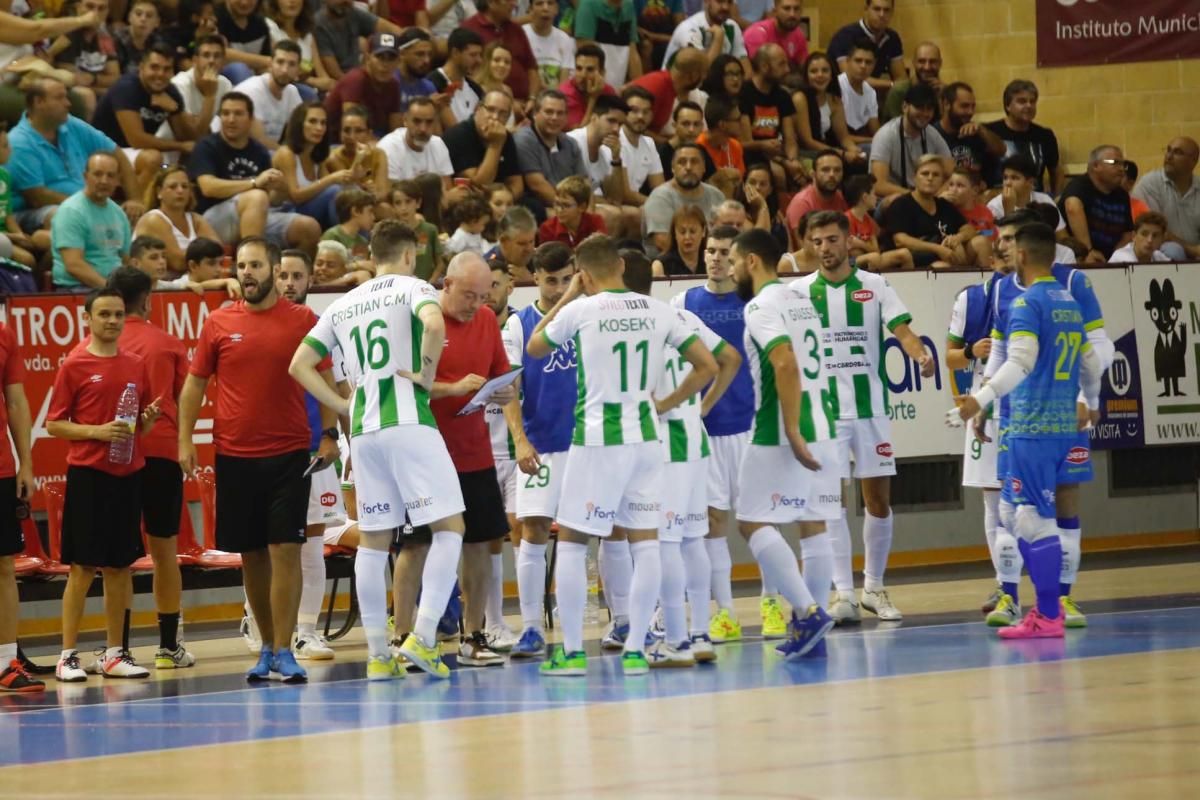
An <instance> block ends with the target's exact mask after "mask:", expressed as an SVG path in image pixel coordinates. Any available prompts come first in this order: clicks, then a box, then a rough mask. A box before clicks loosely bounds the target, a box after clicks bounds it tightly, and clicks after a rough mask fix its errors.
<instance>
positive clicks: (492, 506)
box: [400, 467, 508, 545]
mask: <svg viewBox="0 0 1200 800" xmlns="http://www.w3.org/2000/svg"><path fill="white" fill-rule="evenodd" d="M458 485H459V487H461V488H462V496H463V504H464V505H465V506H466V510H464V511H463V523H464V525H466V529H467V532H466V535H465V536H463V543H464V544H480V543H482V542H493V541H495V540H496V539H503V538H504V537H505V536H507V535H508V516H507V515H506V514H505V513H504V496H503V495H502V494H501V493H500V481H499V480H498V479H497V478H496V468H495V467H488V468H487V469H481V470H479V471H478V472H460V473H458ZM432 540H433V531H432V530H431V529H430V528H429V526H428V525H418V526H416V527H414V528H413V532H412V534H411V535H409V536H404V535H401V536H400V543H401V545H403V543H404V542H406V541H411V542H416V543H418V544H428V543H429V542H431V541H432Z"/></svg>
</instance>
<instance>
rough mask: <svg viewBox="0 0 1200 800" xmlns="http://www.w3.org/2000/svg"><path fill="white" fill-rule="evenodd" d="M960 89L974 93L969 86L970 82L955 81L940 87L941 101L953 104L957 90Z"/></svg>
mask: <svg viewBox="0 0 1200 800" xmlns="http://www.w3.org/2000/svg"><path fill="white" fill-rule="evenodd" d="M960 89H961V90H962V91H965V92H970V93H971V94H975V90H974V89H972V88H971V84H969V83H966V82H965V81H955V82H954V83H951V84H948V85H946V86H943V87H942V102H943V103H945V104H946V105H947V106H950V105H953V103H954V101H955V100H957V99H958V92H959V90H960Z"/></svg>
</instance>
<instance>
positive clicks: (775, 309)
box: [732, 229, 841, 661]
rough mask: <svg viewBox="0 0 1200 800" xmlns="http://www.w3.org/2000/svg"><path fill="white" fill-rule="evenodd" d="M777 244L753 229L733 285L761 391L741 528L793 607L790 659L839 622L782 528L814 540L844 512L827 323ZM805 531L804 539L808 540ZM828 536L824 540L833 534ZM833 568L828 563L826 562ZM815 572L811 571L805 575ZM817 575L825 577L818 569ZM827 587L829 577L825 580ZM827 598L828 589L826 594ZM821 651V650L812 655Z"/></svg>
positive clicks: (742, 476)
mask: <svg viewBox="0 0 1200 800" xmlns="http://www.w3.org/2000/svg"><path fill="white" fill-rule="evenodd" d="M781 255H782V254H781V252H780V248H779V245H778V244H777V243H776V241H775V239H774V237H773V236H771V234H770V233H769V232H767V231H764V230H760V229H755V230H751V231H747V232H745V233H743V234H741V235H739V236H738V237H737V238H736V239H734V241H733V251H732V256H733V276H734V280H735V281H736V282H737V287H738V293H739V294H740V295H741V296H742V297H744V298H747V299H748V302H747V304H746V311H745V314H746V332H745V344H746V355H747V357H748V358H749V360H750V377H751V380H752V381H753V383H754V423H753V427H752V428H751V430H750V444H749V445H748V446H747V448H746V455H745V456H744V457H743V458H742V466H741V469H740V471H739V473H738V507H737V519H738V529H739V531H740V532H741V534H742V536H743V537H745V539H746V542H747V544H749V546H750V551H751V552H752V553H753V554H754V558H755V560H756V561H757V562H758V567H759V569H760V570H761V571H762V574H763V580H765V581H769V582H770V583H771V585H772V586H774V587H775V588H776V589H777V590H778V591H779V593H780V594H782V595H783V596H784V598H785V599H786V600H787V601H788V602H789V603H790V604H791V606H792V617H791V621H790V622H789V624H788V640H787V641H786V642H784V643H783V644H782V645H780V647H779V648H778V649H777V652H779V653H780V654H781V655H783V656H784V657H785V658H786V659H787V660H789V661H792V660H794V659H798V658H801V657H803V656H805V655H807V654H808V653H810V651H811V652H814V653H815V654H823V653H824V647H823V644H822V639H823V638H824V636H825V634H826V633H827V632H828V631H829V629H830V628H832V627H833V619H832V618H831V617H830V616H829V615H828V614H826V613H825V612H824V610H822V608H821V602H820V599H824V598H823V597H822V598H820V599H817V598H815V597H814V593H813V590H812V589H811V588H810V587H809V586H808V584H807V583H806V579H808V578H811V577H815V576H809V575H805V576H804V577H801V574H800V567H799V565H798V564H797V563H796V556H795V554H794V553H793V552H792V549H791V548H790V547H789V546H788V543H787V541H786V540H785V539H784V538H783V534H782V533H781V532H780V530H779V526H781V525H787V524H791V523H795V522H802V521H807V522H808V523H810V531H811V532H814V533H815V532H816V531H817V526H820V531H821V533H824V520H825V519H826V518H828V517H829V516H831V515H834V514H836V513H837V511H836V509H837V508H838V506H839V505H840V502H841V494H840V492H833V493H832V494H831V492H830V490H829V489H828V488H827V487H826V484H829V483H831V482H832V483H835V484H836V483H838V482H840V476H838V475H837V474H836V471H835V470H832V469H828V468H827V465H826V464H825V463H823V462H822V459H825V460H827V461H830V462H831V463H836V458H835V457H834V454H835V453H836V448H835V447H834V446H832V445H831V443H832V442H833V441H834V440H835V436H836V429H835V426H834V421H833V416H832V414H831V409H830V403H831V398H830V397H829V395H828V388H827V386H826V384H825V382H824V381H823V380H822V378H823V377H824V370H823V368H822V360H823V359H822V353H821V347H820V331H821V323H820V320H819V319H818V317H817V313H816V311H815V310H814V309H813V307H812V304H811V303H809V302H808V301H807V300H806V299H805V298H804V297H802V296H800V295H799V294H798V293H796V292H794V291H792V290H791V289H790V288H788V287H786V286H784V285H783V284H782V283H780V282H779V278H778V275H777V273H776V265H778V263H779V259H780V257H781ZM831 501H832V502H831ZM803 533H804V531H802V535H803ZM826 536H827V535H826ZM827 560H828V559H827ZM807 567H808V565H807V563H806V569H807ZM817 571H819V570H817ZM824 575H825V580H829V577H828V576H829V571H828V569H826V570H825V571H824ZM822 594H824V595H828V584H827V583H826V585H825V587H824V592H823V593H822ZM814 648H818V649H815V650H814Z"/></svg>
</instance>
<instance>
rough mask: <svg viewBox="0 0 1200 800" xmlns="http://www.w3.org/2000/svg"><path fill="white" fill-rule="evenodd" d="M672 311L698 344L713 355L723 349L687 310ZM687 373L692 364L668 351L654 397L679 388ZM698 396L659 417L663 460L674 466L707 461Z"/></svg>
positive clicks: (706, 439) (722, 345)
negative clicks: (702, 460)
mask: <svg viewBox="0 0 1200 800" xmlns="http://www.w3.org/2000/svg"><path fill="white" fill-rule="evenodd" d="M676 311H678V312H679V313H681V314H682V315H683V317H684V319H685V320H687V323H688V324H689V325H691V326H692V327H693V328H695V330H696V333H697V335H699V337H700V341H701V342H703V343H704V346H705V347H707V348H708V349H709V351H710V352H711V353H712V354H713V355H716V354H717V353H719V352H720V351H721V348H723V347H724V346H725V340H724V339H722V338H721V337H720V336H717V334H716V333H714V332H713V330H712V329H711V328H709V327H708V326H707V325H705V324H704V323H703V322H702V321H701V320H700V318H699V317H697V316H696V315H695V314H693V313H692V312H691V311H688V310H686V309H684V308H679V307H676ZM691 374H692V362H690V361H688V360H687V359H686V358H684V357H683V354H682V353H680V352H678V351H675V352H671V351H670V350H668V351H667V353H666V359H665V360H664V362H663V371H662V375H661V376H660V377H659V379H658V388H657V389H656V390H655V392H654V396H655V397H657V398H660V399H661V398H663V397H666V396H667V395H669V394H670V393H671V392H673V391H675V390H676V389H677V388H679V384H681V383H683V381H684V380H685V379H686V378H687V376H688V375H691ZM700 395H701V392H696V393H695V394H694V395H692V396H691V397H689V398H688V399H687V400H685V401H684V402H683V403H681V404H679V405H677V406H675V408H673V409H671V410H670V411H668V412H667V413H665V414H663V415H662V416H661V417H660V419H661V421H662V422H664V423H666V425H665V429H664V430H663V442H664V444H665V445H666V450H667V461H670V462H672V463H676V462H681V461H699V460H700V459H702V458H708V455H709V451H708V434H707V433H706V432H705V430H704V420H703V419H702V418H701V417H700Z"/></svg>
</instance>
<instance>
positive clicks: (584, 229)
mask: <svg viewBox="0 0 1200 800" xmlns="http://www.w3.org/2000/svg"><path fill="white" fill-rule="evenodd" d="M593 233H608V228H607V227H606V226H605V225H604V217H602V216H600V215H599V214H593V213H591V212H590V211H584V212H583V214H582V216H580V218H579V228H578V230H576V231H575V232H574V233H571V231H570V229H568V228H567V226H566V225H563V224H562V221H561V220H559V218H558V217H550V218H549V219H548V220H546V221H545V222H543V223H542V225H541V227H540V228H538V243H539V244H545V243H546V242H562V243H563V244H565V245H567V246H568V247H575V246H577V245H578V244H579V243H580V242H582V241H583V240H584V239H586V238H587V237H589V236H591V235H592V234H593Z"/></svg>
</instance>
